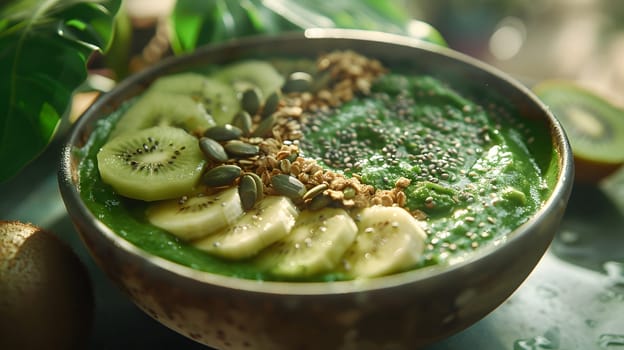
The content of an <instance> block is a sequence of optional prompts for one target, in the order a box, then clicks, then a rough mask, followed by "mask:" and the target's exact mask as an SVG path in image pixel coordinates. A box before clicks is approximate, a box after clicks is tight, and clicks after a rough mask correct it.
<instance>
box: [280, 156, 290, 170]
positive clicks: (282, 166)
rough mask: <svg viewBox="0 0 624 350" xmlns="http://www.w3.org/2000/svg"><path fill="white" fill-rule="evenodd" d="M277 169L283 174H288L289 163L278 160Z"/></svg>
mask: <svg viewBox="0 0 624 350" xmlns="http://www.w3.org/2000/svg"><path fill="white" fill-rule="evenodd" d="M279 167H280V170H281V171H282V172H283V173H284V174H290V161H289V160H288V159H282V160H280V162H279Z"/></svg>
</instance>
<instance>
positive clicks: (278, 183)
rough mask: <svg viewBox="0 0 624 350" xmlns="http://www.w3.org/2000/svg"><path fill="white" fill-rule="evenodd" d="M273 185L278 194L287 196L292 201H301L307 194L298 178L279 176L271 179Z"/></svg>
mask: <svg viewBox="0 0 624 350" xmlns="http://www.w3.org/2000/svg"><path fill="white" fill-rule="evenodd" d="M271 185H273V188H274V189H275V191H277V193H279V194H281V195H283V196H286V197H288V198H291V199H299V198H301V197H302V196H303V194H304V193H305V186H304V185H303V183H301V181H299V180H297V178H295V177H293V176H290V175H285V174H277V175H275V176H273V177H272V178H271Z"/></svg>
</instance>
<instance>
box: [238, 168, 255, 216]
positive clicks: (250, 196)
mask: <svg viewBox="0 0 624 350" xmlns="http://www.w3.org/2000/svg"><path fill="white" fill-rule="evenodd" d="M257 191H258V189H257V187H256V181H255V180H254V178H253V177H251V176H250V175H249V174H245V175H243V176H242V177H241V180H240V183H239V184H238V195H239V196H240V200H241V204H242V206H243V209H245V210H250V209H251V208H253V206H254V205H255V204H256V202H257V200H258V192H257Z"/></svg>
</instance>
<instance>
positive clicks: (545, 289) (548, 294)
mask: <svg viewBox="0 0 624 350" xmlns="http://www.w3.org/2000/svg"><path fill="white" fill-rule="evenodd" d="M537 293H538V294H539V295H540V296H541V297H542V298H546V299H550V298H554V297H556V296H557V295H559V293H557V291H556V290H555V289H554V288H552V287H549V286H538V287H537Z"/></svg>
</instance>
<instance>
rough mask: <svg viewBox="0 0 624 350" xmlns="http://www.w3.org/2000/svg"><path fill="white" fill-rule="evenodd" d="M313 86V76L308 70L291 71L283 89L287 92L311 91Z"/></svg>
mask: <svg viewBox="0 0 624 350" xmlns="http://www.w3.org/2000/svg"><path fill="white" fill-rule="evenodd" d="M311 87H312V76H311V75H310V74H309V73H306V72H293V73H291V74H290V75H289V76H288V78H287V79H286V82H284V85H283V86H282V91H284V92H285V93H291V92H306V91H310V89H311Z"/></svg>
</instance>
